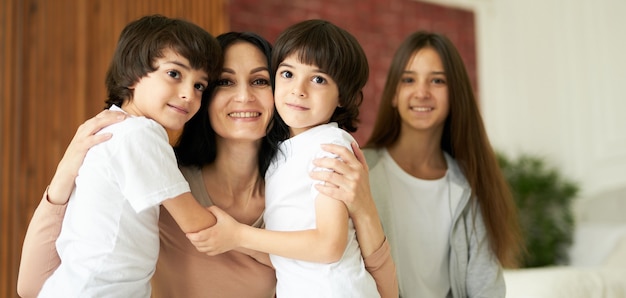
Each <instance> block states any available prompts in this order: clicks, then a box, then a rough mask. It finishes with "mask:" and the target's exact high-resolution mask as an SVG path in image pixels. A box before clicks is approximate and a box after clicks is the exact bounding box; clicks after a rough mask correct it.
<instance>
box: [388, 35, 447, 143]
mask: <svg viewBox="0 0 626 298" xmlns="http://www.w3.org/2000/svg"><path fill="white" fill-rule="evenodd" d="M392 105H393V106H394V107H395V108H397V109H398V112H399V113H400V118H402V129H403V130H406V129H408V130H416V131H435V132H442V131H443V126H444V123H445V120H446V117H447V116H448V111H449V110H450V106H449V101H448V84H447V78H446V73H445V72H444V68H443V63H442V62H441V58H440V57H439V54H438V53H437V52H436V51H435V50H434V49H433V48H430V47H426V48H423V49H420V50H418V51H416V52H415V53H414V54H413V55H412V56H411V58H410V59H409V62H408V63H407V65H406V67H405V69H404V72H403V74H402V76H401V78H400V82H399V83H398V90H397V91H396V97H395V98H394V99H393V101H392Z"/></svg>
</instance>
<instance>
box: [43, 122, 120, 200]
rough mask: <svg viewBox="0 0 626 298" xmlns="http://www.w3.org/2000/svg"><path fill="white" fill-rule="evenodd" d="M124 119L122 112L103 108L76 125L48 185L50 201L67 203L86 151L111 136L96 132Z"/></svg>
mask: <svg viewBox="0 0 626 298" xmlns="http://www.w3.org/2000/svg"><path fill="white" fill-rule="evenodd" d="M124 119H126V114H124V113H122V112H117V111H109V110H104V111H102V112H100V113H99V114H98V115H96V116H95V117H93V118H91V119H89V120H87V121H85V123H83V124H81V125H80V126H79V127H78V130H77V131H76V134H75V135H74V138H72V141H71V142H70V144H69V146H68V147H67V149H66V150H65V154H63V158H62V159H61V161H60V162H59V165H58V166H57V170H56V172H55V173H54V176H53V177H52V181H51V182H50V186H49V187H48V201H50V203H52V204H56V205H63V204H65V203H67V200H68V199H69V197H70V194H71V193H72V189H73V188H74V179H76V176H77V175H78V169H79V168H80V166H81V165H82V164H83V160H84V159H85V155H86V154H87V151H89V149H90V148H91V147H93V146H95V145H97V144H100V143H102V142H104V141H107V140H109V139H110V138H111V137H112V135H111V134H110V133H103V134H97V135H96V133H97V132H98V131H100V130H101V129H102V128H104V127H107V126H109V125H111V124H114V123H117V122H120V121H122V120H124Z"/></svg>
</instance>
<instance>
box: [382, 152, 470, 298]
mask: <svg viewBox="0 0 626 298" xmlns="http://www.w3.org/2000/svg"><path fill="white" fill-rule="evenodd" d="M448 175H449V173H447V172H446V175H445V176H444V177H442V178H439V179H435V180H423V179H419V178H415V177H413V176H411V175H409V174H408V173H406V172H405V171H404V170H403V169H402V168H401V167H400V166H399V165H398V164H397V163H396V162H395V161H394V160H393V158H392V157H391V156H390V155H389V153H388V152H387V150H383V154H382V157H381V160H380V161H379V162H378V163H377V164H376V166H375V167H373V168H372V169H370V181H372V184H371V187H372V188H374V187H377V186H376V181H381V180H380V179H386V180H387V182H388V183H389V190H390V192H391V193H389V194H387V196H386V197H385V198H375V199H376V200H386V201H385V202H384V203H385V204H386V205H387V208H388V210H389V214H390V216H389V217H388V218H387V217H386V218H384V219H383V226H384V228H385V235H386V236H387V240H388V241H389V244H390V246H391V255H392V257H393V259H394V260H396V262H395V263H396V270H397V273H398V274H397V276H398V284H399V286H400V295H401V296H402V297H445V296H446V294H447V293H448V291H449V290H450V278H449V272H448V271H449V266H448V265H449V264H448V263H449V257H448V255H449V253H450V240H449V237H450V228H451V225H452V220H453V216H454V210H455V209H456V206H457V205H458V204H459V198H458V197H456V198H453V197H452V196H451V195H450V182H449V177H448ZM377 205H378V202H377Z"/></svg>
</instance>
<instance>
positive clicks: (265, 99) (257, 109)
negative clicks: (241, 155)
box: [209, 41, 274, 141]
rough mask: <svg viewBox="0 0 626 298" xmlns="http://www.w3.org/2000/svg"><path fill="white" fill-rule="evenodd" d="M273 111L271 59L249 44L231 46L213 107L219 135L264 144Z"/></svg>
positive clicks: (211, 109) (215, 127) (211, 112)
mask: <svg viewBox="0 0 626 298" xmlns="http://www.w3.org/2000/svg"><path fill="white" fill-rule="evenodd" d="M273 111H274V97H273V95H272V87H271V84H270V73H269V67H268V65H267V58H266V57H265V55H264V54H263V52H261V50H259V49H258V48H257V47H256V46H254V45H252V44H250V43H248V42H245V41H238V42H235V43H234V44H231V45H230V46H228V47H227V48H226V50H225V52H224V67H223V70H222V73H221V74H220V77H219V79H218V87H217V88H216V90H215V93H214V94H213V98H212V99H211V102H210V104H209V119H210V121H211V126H212V127H213V129H214V130H215V133H216V134H217V135H218V136H219V137H222V138H225V139H238V140H252V141H257V140H260V139H261V138H263V137H264V136H265V129H266V127H267V125H268V124H269V122H270V119H271V118H272V113H273Z"/></svg>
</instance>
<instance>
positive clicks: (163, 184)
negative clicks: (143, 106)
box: [111, 118, 190, 212]
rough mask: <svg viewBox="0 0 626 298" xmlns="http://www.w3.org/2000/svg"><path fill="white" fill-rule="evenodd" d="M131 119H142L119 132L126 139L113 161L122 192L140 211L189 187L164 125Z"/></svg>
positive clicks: (183, 191)
mask: <svg viewBox="0 0 626 298" xmlns="http://www.w3.org/2000/svg"><path fill="white" fill-rule="evenodd" d="M128 120H131V119H128ZM128 120H126V121H128ZM132 120H139V121H137V122H138V125H133V126H132V129H131V131H127V132H126V133H124V134H123V135H122V136H120V137H122V138H123V139H120V140H119V146H120V147H119V148H118V149H119V150H118V151H117V152H118V153H117V154H116V156H115V157H114V158H112V159H111V162H112V163H113V165H112V166H113V168H114V169H116V175H117V181H119V184H120V185H119V186H120V189H121V191H122V193H123V194H124V196H125V197H126V198H127V200H128V201H129V203H130V205H131V206H132V207H133V209H135V211H136V212H140V211H142V210H144V209H146V208H148V207H151V206H155V205H159V204H161V202H162V201H164V200H166V199H169V198H173V197H176V196H178V195H180V194H182V193H185V192H189V191H190V190H189V184H188V183H187V181H186V180H185V178H184V177H183V175H182V173H181V172H180V170H179V169H178V165H177V162H176V156H175V155H174V150H173V149H172V147H171V146H170V144H169V143H168V137H167V132H166V131H165V129H164V128H163V127H161V126H160V125H159V124H158V123H156V122H154V121H151V120H147V119H136V118H135V119H132ZM139 123H141V124H139ZM114 137H115V136H114Z"/></svg>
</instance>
